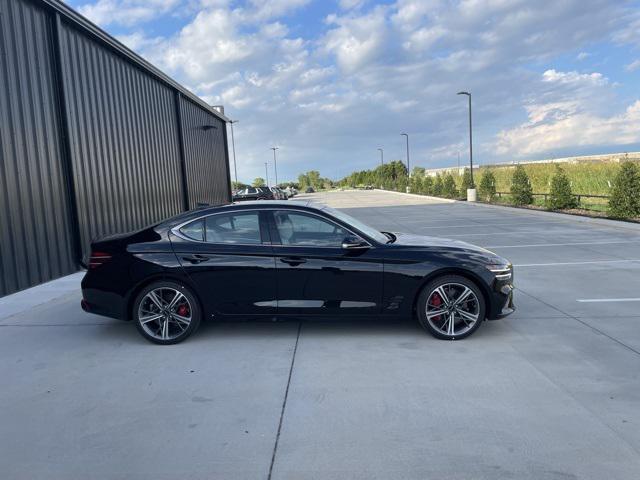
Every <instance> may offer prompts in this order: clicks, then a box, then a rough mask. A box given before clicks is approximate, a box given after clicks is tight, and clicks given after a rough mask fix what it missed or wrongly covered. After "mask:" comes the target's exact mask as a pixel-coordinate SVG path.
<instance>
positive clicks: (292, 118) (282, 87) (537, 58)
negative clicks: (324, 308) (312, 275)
mask: <svg viewBox="0 0 640 480" xmlns="http://www.w3.org/2000/svg"><path fill="white" fill-rule="evenodd" d="M67 3H69V4H70V5H71V6H72V7H74V8H75V9H76V10H78V11H80V13H82V14H83V15H85V16H86V17H88V18H89V19H90V20H92V21H93V22H95V23H96V24H98V25H99V26H100V27H102V28H103V29H104V30H106V31H107V32H109V33H110V34H111V35H113V36H115V37H116V38H118V39H119V40H120V41H121V42H123V43H124V44H125V45H127V46H128V47H129V48H131V49H132V50H134V51H135V52H137V53H138V54H140V55H142V56H143V57H144V58H146V59H147V60H149V61H151V62H152V63H153V64H155V65H156V66H158V67H159V68H160V69H161V70H163V71H164V72H166V73H167V74H169V75H170V76H172V77H173V78H175V79H176V80H178V81H179V82H180V83H182V84H183V85H185V86H186V87H187V88H188V89H190V90H192V91H193V92H194V93H196V94H197V95H199V96H200V97H202V98H203V99H204V100H205V101H207V102H208V103H210V104H212V105H219V104H221V105H224V107H225V113H226V115H227V116H228V117H230V118H232V119H234V120H238V123H237V124H236V125H235V126H234V133H235V144H236V154H237V169H238V179H239V180H240V181H245V182H251V181H252V180H253V179H254V178H255V177H258V176H260V177H264V176H265V167H264V163H265V162H268V168H269V175H270V177H271V179H273V174H274V172H273V152H272V150H270V147H273V146H276V147H278V148H279V150H278V180H279V181H284V180H294V179H296V178H297V176H298V174H299V173H301V172H304V171H307V170H312V169H314V170H319V171H320V173H321V175H322V176H325V177H329V178H333V179H337V178H341V177H344V176H346V175H347V174H349V173H351V172H352V171H355V170H362V169H368V168H373V167H375V166H376V165H377V164H379V162H380V152H379V151H378V148H382V149H383V151H384V160H385V162H386V161H391V160H400V159H401V160H406V153H405V139H404V137H402V136H401V135H400V134H401V133H407V134H408V135H409V141H410V161H411V167H414V166H422V167H425V168H436V167H445V166H454V165H457V163H458V155H460V161H461V162H462V163H463V164H465V163H467V162H468V158H469V157H468V155H469V153H468V152H469V144H468V123H467V122H468V117H467V115H468V113H467V112H468V110H467V100H466V97H462V96H457V95H456V92H459V91H461V90H465V91H469V92H471V93H472V100H473V122H474V127H473V128H474V129H473V135H474V145H473V146H474V162H476V163H478V164H490V163H498V162H513V161H518V160H529V159H542V158H554V157H563V156H572V155H584V154H598V153H609V152H626V151H638V150H640V3H639V2H637V1H635V2H625V1H619V0H608V1H605V0H553V1H546V0H535V1H531V0H462V1H454V0H448V1H444V0H442V1H441V0H397V1H392V0H388V1H374V0H236V1H233V0H72V1H68V2H67ZM231 161H233V159H232V160H231Z"/></svg>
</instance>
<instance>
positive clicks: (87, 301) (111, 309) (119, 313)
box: [80, 288, 128, 320]
mask: <svg viewBox="0 0 640 480" xmlns="http://www.w3.org/2000/svg"><path fill="white" fill-rule="evenodd" d="M126 305H127V303H126V300H125V299H124V298H123V297H121V296H120V295H118V294H116V293H113V292H105V291H102V290H97V289H93V288H83V289H82V300H81V301H80V306H81V307H82V309H83V310H84V311H85V312H88V313H93V314H95V315H103V316H105V317H111V318H116V319H118V320H128V318H127V308H126Z"/></svg>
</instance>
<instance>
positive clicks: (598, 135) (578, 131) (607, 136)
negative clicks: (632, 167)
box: [496, 100, 640, 157]
mask: <svg viewBox="0 0 640 480" xmlns="http://www.w3.org/2000/svg"><path fill="white" fill-rule="evenodd" d="M540 110H543V111H540ZM545 110H546V111H545ZM560 111H562V109H560ZM530 117H531V121H530V122H528V123H526V124H524V125H521V126H519V127H516V128H513V129H510V130H504V131H502V132H500V133H499V134H498V136H497V144H496V146H497V152H498V153H499V154H500V155H515V156H520V157H522V156H531V155H539V154H542V153H545V152H549V151H552V150H557V149H564V148H567V147H574V148H575V147H584V146H597V145H614V144H617V145H621V146H623V145H628V144H632V143H638V142H640V100H638V101H636V102H635V103H633V104H632V105H630V106H629V107H628V108H627V109H626V110H625V111H624V112H623V113H621V114H619V115H613V116H610V117H599V116H595V115H592V114H589V113H577V114H566V115H557V114H554V115H549V111H548V106H541V107H540V108H537V107H536V108H530ZM549 117H551V121H548V122H541V121H539V120H540V119H544V120H549ZM536 120H538V121H536Z"/></svg>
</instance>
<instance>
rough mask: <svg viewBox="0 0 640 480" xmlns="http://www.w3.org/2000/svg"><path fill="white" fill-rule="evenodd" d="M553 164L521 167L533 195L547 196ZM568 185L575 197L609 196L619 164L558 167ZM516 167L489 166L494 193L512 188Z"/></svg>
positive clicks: (459, 177)
mask: <svg viewBox="0 0 640 480" xmlns="http://www.w3.org/2000/svg"><path fill="white" fill-rule="evenodd" d="M555 165H556V164H553V163H541V164H527V165H523V166H524V169H525V170H526V172H527V175H528V176H529V180H530V181H531V186H532V187H533V191H534V192H535V193H549V187H550V185H551V177H553V174H554V173H555V168H556V167H555ZM560 166H561V167H562V169H563V170H564V171H565V173H566V174H567V176H568V177H569V181H570V182H571V191H572V192H573V193H575V194H584V195H609V193H610V187H609V185H610V184H613V179H614V177H615V176H616V173H617V172H618V169H619V168H620V164H619V163H618V162H576V163H562V164H560ZM514 169H515V165H509V166H504V167H491V171H492V172H493V174H494V176H495V177H496V191H498V192H508V191H509V189H510V188H511V176H512V175H513V170H514ZM478 170H479V171H478V172H475V171H474V177H475V178H474V180H475V182H476V184H479V183H480V179H481V178H482V174H483V172H484V171H485V170H486V167H481V168H479V169H478ZM456 177H457V178H456V183H457V184H458V187H459V186H460V184H461V182H462V175H457V176H456Z"/></svg>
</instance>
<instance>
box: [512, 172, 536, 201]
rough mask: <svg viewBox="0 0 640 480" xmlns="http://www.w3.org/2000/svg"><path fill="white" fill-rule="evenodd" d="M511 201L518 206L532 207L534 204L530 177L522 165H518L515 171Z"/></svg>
mask: <svg viewBox="0 0 640 480" xmlns="http://www.w3.org/2000/svg"><path fill="white" fill-rule="evenodd" d="M511 200H512V201H513V203H514V204H516V205H530V204H531V203H533V190H532V189H531V184H530V183H529V176H528V175H527V172H526V171H525V169H524V167H523V166H522V165H518V166H517V167H516V169H515V170H514V171H513V177H512V178H511Z"/></svg>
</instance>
